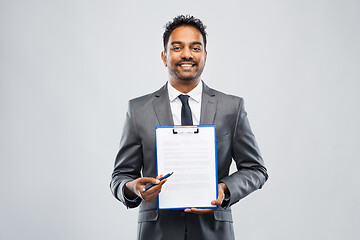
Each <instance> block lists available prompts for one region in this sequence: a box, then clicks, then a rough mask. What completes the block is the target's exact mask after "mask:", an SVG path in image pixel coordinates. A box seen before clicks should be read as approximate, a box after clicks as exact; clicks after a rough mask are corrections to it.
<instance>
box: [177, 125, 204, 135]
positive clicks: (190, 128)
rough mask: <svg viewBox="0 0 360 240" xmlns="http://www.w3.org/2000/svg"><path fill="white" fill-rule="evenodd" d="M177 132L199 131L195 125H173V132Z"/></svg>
mask: <svg viewBox="0 0 360 240" xmlns="http://www.w3.org/2000/svg"><path fill="white" fill-rule="evenodd" d="M178 133H199V128H198V127H197V126H174V128H173V134H178Z"/></svg>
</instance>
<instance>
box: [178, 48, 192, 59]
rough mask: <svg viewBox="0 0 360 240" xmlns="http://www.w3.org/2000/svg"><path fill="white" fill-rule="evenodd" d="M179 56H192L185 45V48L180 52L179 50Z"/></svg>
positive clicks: (185, 57) (189, 57) (187, 57)
mask: <svg viewBox="0 0 360 240" xmlns="http://www.w3.org/2000/svg"><path fill="white" fill-rule="evenodd" d="M181 58H183V59H192V58H193V56H192V53H191V50H190V48H188V47H185V48H184V49H183V50H182V52H181Z"/></svg>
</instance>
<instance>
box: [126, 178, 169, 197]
mask: <svg viewBox="0 0 360 240" xmlns="http://www.w3.org/2000/svg"><path fill="white" fill-rule="evenodd" d="M161 177H162V175H160V176H157V177H156V178H151V177H141V178H137V179H135V180H133V181H130V182H127V183H126V184H125V188H124V193H125V196H126V197H127V198H129V199H134V198H136V197H140V198H141V199H143V200H144V201H146V202H151V201H152V200H154V198H156V196H157V195H158V194H159V193H160V192H161V187H162V185H163V184H164V183H165V182H166V179H163V180H161V181H159V178H161ZM150 183H152V184H154V186H153V187H151V188H150V189H148V190H146V191H145V192H144V191H143V190H144V188H145V187H146V186H147V185H148V184H150Z"/></svg>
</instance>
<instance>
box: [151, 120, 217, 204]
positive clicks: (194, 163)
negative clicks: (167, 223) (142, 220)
mask: <svg viewBox="0 0 360 240" xmlns="http://www.w3.org/2000/svg"><path fill="white" fill-rule="evenodd" d="M215 134H216V129H215V125H199V126H193V127H173V126H159V127H157V128H156V148H157V151H156V154H157V173H158V175H160V174H162V175H166V174H168V173H171V172H174V174H173V175H171V176H170V177H169V178H168V179H167V182H166V183H165V184H164V185H163V187H162V190H161V192H160V194H159V195H158V208H159V209H184V208H191V207H196V208H216V206H214V205H211V201H212V200H215V199H217V193H218V192H217V191H218V189H217V159H216V155H217V153H216V141H215V139H216V137H215Z"/></svg>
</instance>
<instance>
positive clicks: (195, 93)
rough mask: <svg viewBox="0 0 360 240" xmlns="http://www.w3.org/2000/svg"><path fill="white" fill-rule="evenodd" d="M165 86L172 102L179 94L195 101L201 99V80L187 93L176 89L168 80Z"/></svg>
mask: <svg viewBox="0 0 360 240" xmlns="http://www.w3.org/2000/svg"><path fill="white" fill-rule="evenodd" d="M167 87H168V92H169V100H170V102H173V101H174V100H175V99H176V98H177V97H178V96H179V95H180V94H185V95H188V96H189V97H190V98H192V99H193V100H195V101H196V102H200V100H201V94H202V89H203V84H202V81H200V82H199V84H198V85H197V86H196V87H195V88H194V89H193V90H191V91H190V92H188V93H182V92H180V91H179V90H177V89H176V88H174V87H173V86H171V84H170V83H169V82H168V83H167Z"/></svg>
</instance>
